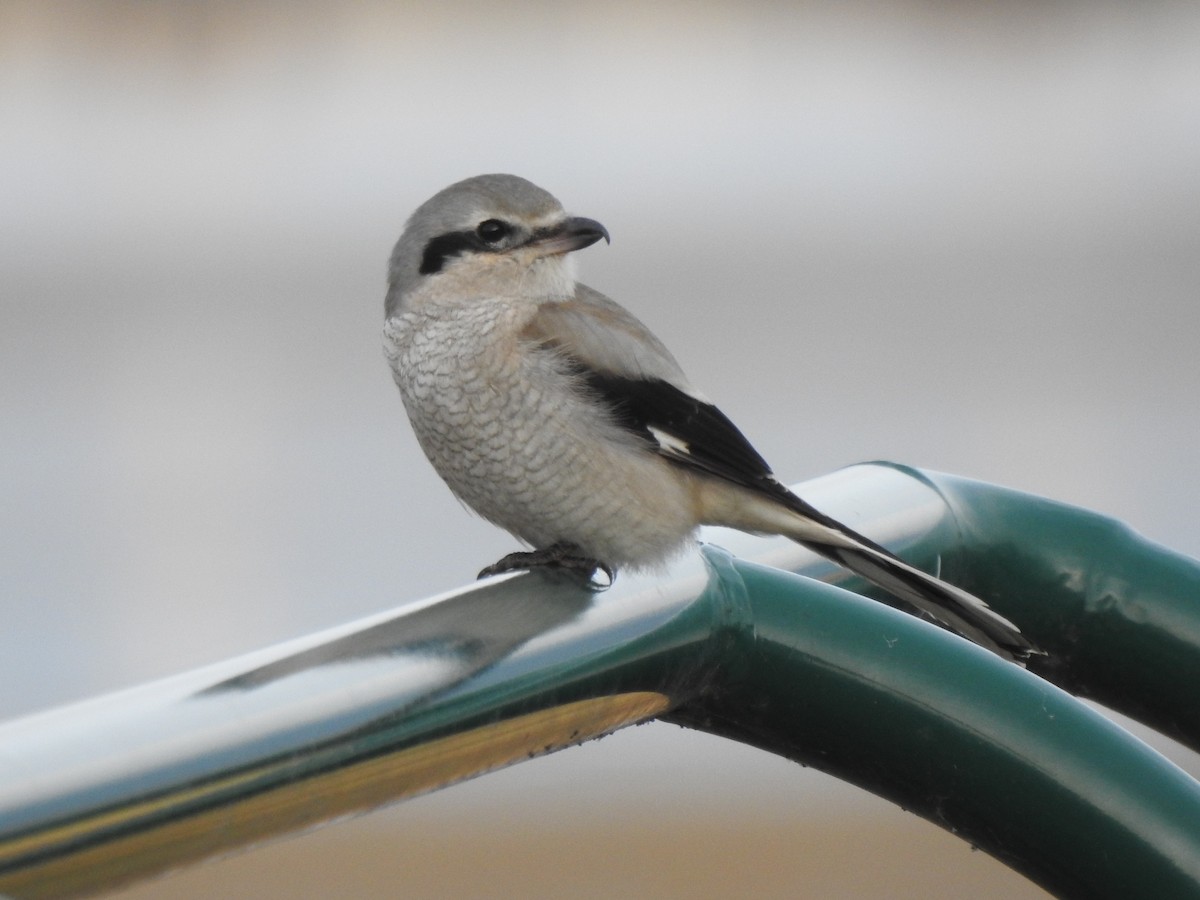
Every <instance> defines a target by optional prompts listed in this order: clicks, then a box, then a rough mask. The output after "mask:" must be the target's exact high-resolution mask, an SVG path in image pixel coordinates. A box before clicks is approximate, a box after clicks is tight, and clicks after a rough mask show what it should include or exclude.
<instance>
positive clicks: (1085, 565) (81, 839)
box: [0, 464, 1200, 897]
mask: <svg viewBox="0 0 1200 900" xmlns="http://www.w3.org/2000/svg"><path fill="white" fill-rule="evenodd" d="M799 492H800V493H801V494H802V495H803V496H805V497H806V499H808V500H809V501H810V502H812V503H813V504H814V505H816V506H818V507H819V508H822V509H824V510H827V511H828V512H829V513H831V514H833V515H835V516H836V517H838V518H840V519H842V520H843V521H845V522H846V523H847V524H849V525H851V526H852V527H854V528H856V529H858V530H861V531H863V532H865V533H867V534H869V535H871V536H872V537H874V538H875V539H876V540H878V541H880V542H881V543H884V544H887V545H889V546H890V547H892V548H893V549H895V550H897V551H898V552H900V553H902V554H903V555H905V556H906V557H907V558H908V559H910V560H911V561H912V562H914V563H916V564H917V565H921V566H924V567H926V568H929V569H931V570H932V569H938V568H940V571H941V574H942V575H943V576H944V577H946V578H948V579H949V580H951V581H954V582H956V583H958V584H960V585H962V586H963V587H965V588H967V589H968V590H971V591H973V592H975V593H977V594H979V595H980V596H983V597H984V598H985V599H987V600H988V601H989V602H990V603H992V605H993V606H995V607H996V608H997V609H998V611H999V612H1001V613H1002V614H1003V615H1005V616H1006V617H1008V618H1009V619H1011V620H1013V621H1015V622H1017V623H1018V624H1019V625H1020V626H1021V627H1022V629H1023V630H1024V631H1025V632H1026V633H1027V634H1029V635H1030V637H1032V638H1033V639H1034V641H1035V642H1036V643H1037V644H1038V645H1039V646H1041V647H1043V648H1044V649H1046V650H1047V651H1048V652H1049V653H1048V656H1047V657H1046V658H1045V659H1044V660H1038V661H1037V662H1036V663H1031V667H1033V666H1036V668H1037V674H1036V675H1035V674H1032V673H1031V672H1026V671H1024V670H1022V669H1021V668H1019V667H1017V666H1015V665H1013V664H1010V663H1006V662H1004V661H1002V660H1000V659H998V658H997V657H995V656H993V655H991V654H990V653H988V652H986V651H983V650H980V649H979V648H977V647H975V646H974V645H971V644H969V643H967V642H965V641H963V640H961V639H959V638H957V637H955V636H954V635H951V634H948V633H947V632H944V631H942V630H940V629H938V628H936V627H933V626H930V625H927V624H925V623H923V622H920V621H918V620H917V619H915V618H912V617H910V616H907V615H905V614H902V613H899V612H896V611H894V610H892V609H889V608H887V607H885V606H883V605H881V604H878V603H874V602H871V601H868V600H864V599H863V598H862V597H860V596H858V595H856V594H852V593H848V592H847V591H845V590H843V589H840V588H838V587H834V586H831V585H829V584H824V583H821V582H819V581H815V580H812V579H811V578H803V577H798V576H797V575H796V574H793V573H798V572H802V573H805V574H809V575H815V576H818V577H821V578H825V579H830V580H832V579H834V578H839V579H844V583H846V584H847V585H849V586H852V587H854V588H856V589H861V588H864V585H862V584H861V583H860V582H858V581H856V580H854V579H853V577H851V576H846V575H844V574H843V573H841V572H840V571H835V570H833V569H832V568H831V567H830V566H829V565H828V564H826V563H824V562H823V561H821V560H819V559H818V558H816V557H814V556H813V555H812V554H810V553H808V552H807V551H805V550H804V549H802V548H800V547H798V546H797V545H794V544H792V543H791V542H788V541H785V540H783V539H760V538H750V537H747V536H745V535H740V534H737V533H736V532H729V531H724V530H720V529H713V530H710V531H708V532H706V534H705V538H706V540H710V541H714V542H716V543H719V544H721V545H723V546H725V547H727V548H730V549H732V550H734V551H735V552H736V554H737V555H731V554H730V553H729V552H726V551H723V550H718V549H716V548H715V547H713V546H707V547H704V548H703V549H699V550H696V551H693V552H690V553H689V554H688V555H687V556H686V557H685V558H683V559H681V560H679V561H678V562H677V564H676V565H675V566H674V567H673V568H672V569H671V570H670V571H669V572H668V573H667V574H666V575H665V576H662V577H658V578H647V577H627V576H622V577H621V578H619V579H618V581H617V583H616V584H615V585H614V586H613V587H612V588H611V589H609V590H607V591H604V592H601V593H595V592H592V591H589V590H587V589H586V588H584V587H582V586H581V585H579V584H578V583H576V582H573V581H570V580H564V579H562V578H559V577H556V576H554V575H551V574H546V573H525V574H520V575H510V576H504V577H502V578H499V579H492V580H490V581H487V582H483V583H480V584H476V585H472V586H471V587H468V588H464V589H462V590H460V591H456V592H453V593H451V594H448V595H445V596H443V597H439V598H434V599H430V600H424V601H421V602H419V603H415V604H411V605H408V606H405V607H402V608H400V609H399V610H397V611H394V612H390V613H386V614H383V615H379V616H376V617H373V618H371V619H368V620H364V621H361V622H356V623H353V624H350V625H347V626H344V627H341V628H338V629H334V630H332V631H329V632H326V633H323V634H318V635H314V636H312V637H309V638H305V639H301V640H298V641H293V642H290V643H288V644H285V645H282V646H279V647H275V648H272V649H268V650H264V651H262V652H259V653H256V654H252V655H249V656H246V657H243V658H240V659H236V660H232V661H229V662H226V663H221V664H218V665H214V666H210V667H207V668H204V669H201V670H197V671H195V672H190V673H187V674H184V675H179V676H176V677H174V678H170V679H166V680H164V681H161V682H158V683H155V684H150V685H147V686H144V687H139V688H135V689H132V690H128V691H124V692H121V693H118V694H113V695H110V696H107V697H103V698H100V699H97V700H93V701H89V702H85V703H80V704H76V705H73V706H68V707H63V708H60V709H56V710H51V711H49V712H46V713H42V714H39V715H35V716H30V717H28V718H25V719H21V720H17V721H14V722H11V723H8V724H6V725H3V726H0V891H2V892H4V893H5V894H6V895H8V896H12V897H51V896H53V897H61V896H71V895H82V894H87V893H92V892H97V891H101V890H106V889H110V888H112V887H114V886H117V885H120V884H124V883H127V882H130V881H134V880H136V879H138V878H142V877H145V876H148V875H151V874H154V873H158V872H161V871H165V870H167V869H169V868H173V867H177V866H179V865H182V864H184V863H187V862H190V861H194V860H198V859H202V858H205V857H209V856H213V855H216V854H219V853H222V852H226V851H230V850H233V849H235V848H238V847H242V846H246V845H248V844H250V843H253V842H257V841H261V840H262V839H264V838H266V837H269V836H273V835H278V834H284V833H287V832H290V831H295V830H298V829H301V828H304V827H308V826H310V825H312V824H315V823H319V822H322V821H327V820H329V819H332V818H335V817H339V816H344V815H346V814H347V813H350V812H355V811H359V810H365V809H368V808H371V807H375V806H379V805H382V804H384V803H387V802H390V801H393V800H396V799H399V798H403V797H408V796H412V795H414V794H417V793H421V792H424V791H428V790H432V789H435V788H438V787H442V786H444V785H447V784H450V783H453V782H455V781H459V780H462V779H464V778H469V777H471V776H473V775H476V774H479V773H482V772H486V771H488V770H491V769H495V768H498V767H501V766H505V765H509V764H511V763H514V762H518V761H520V760H523V759H526V758H529V757H532V756H536V755H539V754H543V753H547V752H550V751H552V750H556V749H559V748H562V747H566V746H570V745H573V744H577V743H580V742H582V741H585V740H588V739H590V738H593V737H596V736H599V735H602V734H605V733H608V732H611V731H613V730H615V729H618V728H621V727H624V726H625V725H630V724H634V723H636V722H640V721H644V720H646V719H650V718H655V717H660V718H665V719H668V720H670V721H674V722H677V723H679V724H683V725H688V726H690V727H693V728H699V729H702V730H706V731H711V732H714V733H716V734H721V735H724V736H727V737H732V738H735V739H737V740H741V741H746V742H748V743H753V744H756V745H758V746H761V747H764V748H766V749H768V750H771V751H773V752H776V753H780V754H783V755H785V756H788V757H790V758H793V759H796V760H798V761H800V762H803V763H805V764H807V765H812V766H815V767H817V768H820V769H823V770H825V771H829V772H831V773H833V774H835V775H837V776H838V777H840V778H843V779H845V780H848V781H851V782H854V783H856V784H859V785H861V786H863V787H865V788H867V789H868V790H871V791H873V792H875V793H877V794H879V795H881V796H884V797H887V798H889V799H891V800H893V801H895V802H897V803H899V804H901V805H902V806H904V807H905V808H906V809H910V810H912V811H913V812H916V813H918V814H919V815H922V816H924V817H925V818H927V819H930V820H932V821H934V822H936V823H937V824H939V825H942V826H943V827H945V828H948V829H950V830H952V831H954V832H955V833H957V834H959V835H960V836H961V837H963V838H964V839H965V840H968V841H970V842H971V843H972V844H973V845H975V846H978V847H980V848H981V849H983V850H986V851H987V852H989V853H990V854H992V855H993V856H995V857H997V858H999V859H1000V860H1002V861H1004V862H1005V863H1007V864H1009V865H1010V866H1012V867H1013V868H1014V869H1017V870H1018V871H1021V872H1023V873H1025V874H1026V875H1027V876H1029V877H1030V878H1032V879H1033V880H1035V881H1037V882H1038V883H1039V884H1041V885H1042V886H1044V887H1045V888H1047V889H1048V890H1050V891H1052V892H1054V893H1057V894H1062V895H1070V896H1088V897H1107V896H1112V897H1127V896H1134V895H1140V896H1155V897H1168V896H1176V895H1178V896H1184V895H1188V896H1194V895H1196V893H1197V892H1200V785H1198V784H1197V782H1195V781H1193V780H1192V779H1191V778H1189V777H1188V776H1187V775H1186V774H1185V773H1183V772H1181V771H1180V770H1179V769H1177V768H1176V767H1175V766H1173V765H1171V764H1170V763H1169V762H1167V761H1166V760H1164V759H1163V758H1162V757H1160V756H1158V755H1157V754H1156V753H1154V752H1153V751H1151V750H1150V749H1149V748H1147V747H1146V746H1145V745H1143V744H1142V743H1141V742H1139V741H1138V740H1136V739H1135V738H1133V737H1131V736H1130V735H1128V734H1127V733H1126V732H1124V731H1122V730H1121V729H1119V728H1117V727H1116V726H1115V725H1113V724H1111V723H1110V722H1109V721H1108V720H1106V719H1104V718H1103V717H1101V716H1099V715H1098V714H1096V713H1095V712H1093V711H1092V710H1090V709H1088V708H1087V707H1086V706H1085V705H1083V704H1082V703H1080V702H1079V701H1077V700H1076V699H1074V698H1073V697H1071V696H1069V695H1068V694H1067V693H1065V692H1064V691H1062V690H1059V689H1058V688H1056V687H1054V686H1053V685H1051V684H1050V683H1048V682H1049V681H1055V682H1057V683H1059V684H1061V685H1063V686H1064V687H1066V688H1068V689H1069V690H1071V691H1073V692H1075V693H1078V694H1083V695H1086V696H1091V697H1094V698H1096V699H1098V700H1099V701H1100V702H1102V703H1104V704H1106V705H1107V706H1110V707H1112V708H1113V709H1117V710H1119V711H1122V712H1125V713H1127V714H1128V715H1131V716H1133V717H1136V718H1140V719H1142V720H1143V721H1145V722H1147V723H1148V724H1150V725H1151V726H1153V727H1156V728H1158V729H1159V730H1161V731H1163V732H1164V733H1166V734H1169V735H1171V736H1173V737H1175V738H1177V739H1179V740H1181V741H1184V742H1187V743H1191V745H1192V746H1197V745H1200V678H1197V677H1196V675H1195V673H1196V672H1197V671H1200V565H1198V564H1197V563H1196V562H1194V561H1192V560H1188V559H1185V558H1183V557H1180V556H1178V555H1176V554H1172V553H1170V552H1169V551H1165V550H1163V549H1162V548H1159V547H1156V546H1154V545H1151V544H1149V543H1147V542H1145V541H1142V540H1141V539H1140V538H1137V537H1136V536H1134V535H1132V534H1131V533H1129V532H1128V531H1127V530H1126V529H1124V528H1122V527H1121V526H1119V525H1116V524H1115V523H1113V522H1111V520H1107V519H1104V518H1102V517H1099V516H1095V515H1093V514H1090V513H1086V512H1083V511H1081V510H1077V509H1073V508H1070V507H1066V506H1063V505H1061V504H1055V503H1052V502H1050V501H1046V500H1042V499H1039V498H1036V497H1029V496H1027V495H1022V494H1018V493H1015V492H1012V491H1006V490H1003V489H999V488H994V487H990V486H987V485H981V484H978V483H974V482H969V481H965V480H962V479H955V478H949V477H946V476H941V475H933V474H930V473H922V472H916V471H913V470H909V469H904V468H901V467H897V466H891V465H888V464H870V465H862V466H855V467H851V468H849V469H846V470H843V471H841V472H837V473H834V474H832V475H830V476H826V477H825V478H822V479H818V480H816V481H813V482H809V483H807V484H805V485H802V486H800V488H799ZM1039 675H1040V676H1042V677H1038V676H1039Z"/></svg>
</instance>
